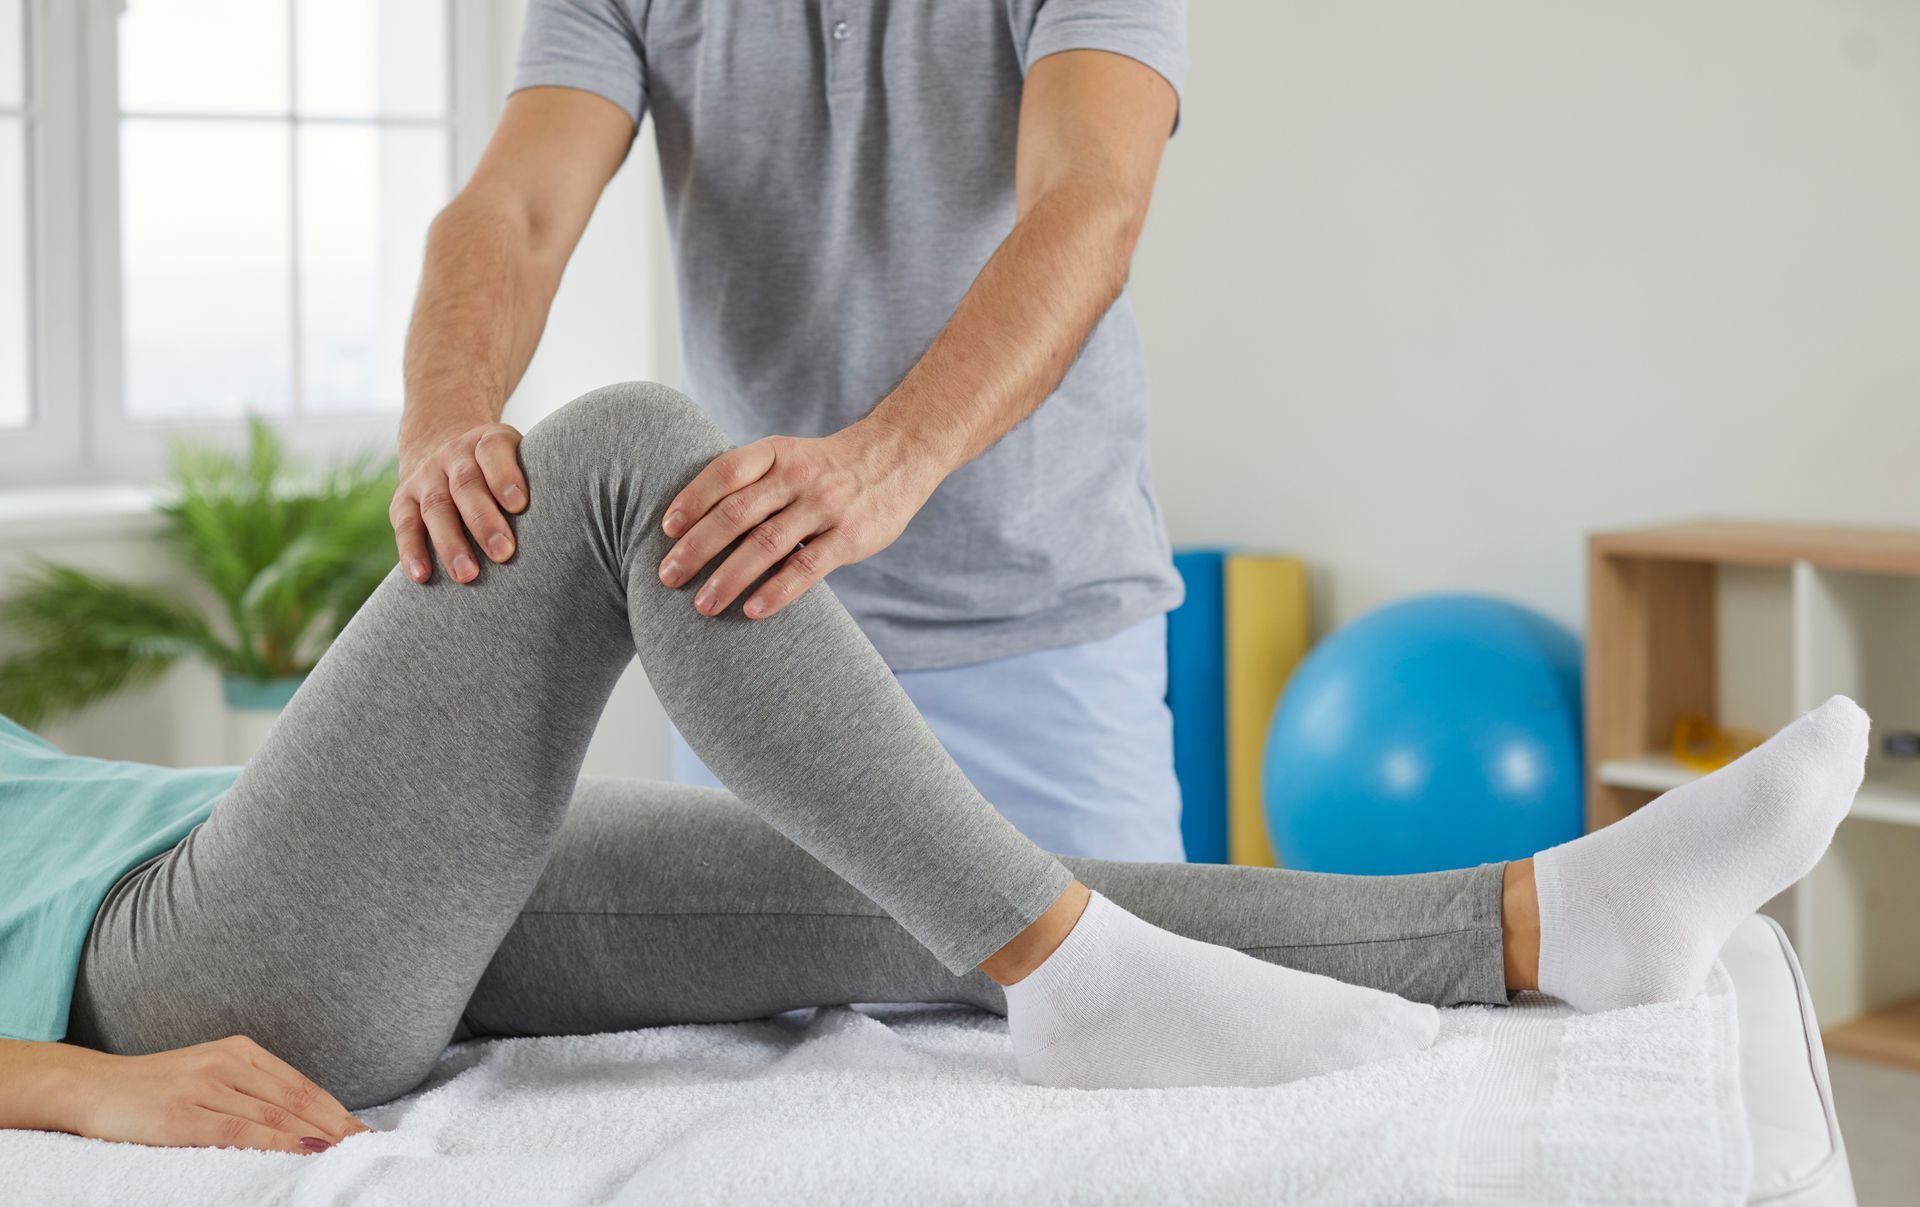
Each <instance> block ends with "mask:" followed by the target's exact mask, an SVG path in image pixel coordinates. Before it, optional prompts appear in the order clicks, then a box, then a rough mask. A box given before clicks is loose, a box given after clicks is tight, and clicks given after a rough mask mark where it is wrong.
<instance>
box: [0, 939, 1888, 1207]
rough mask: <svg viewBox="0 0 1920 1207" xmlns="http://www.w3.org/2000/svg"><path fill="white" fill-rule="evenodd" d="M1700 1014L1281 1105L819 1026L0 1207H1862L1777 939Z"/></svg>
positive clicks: (1545, 1037) (551, 1054)
mask: <svg viewBox="0 0 1920 1207" xmlns="http://www.w3.org/2000/svg"><path fill="white" fill-rule="evenodd" d="M1722 965H1723V969H1724V975H1718V974H1717V975H1716V978H1715V983H1714V985H1713V987H1712V992H1710V993H1709V994H1708V995H1705V996H1702V997H1701V998H1698V999H1695V1000H1694V1001H1692V1002H1687V1003H1672V1004H1667V1005H1661V1006H1653V1007H1642V1008H1640V1009H1637V1010H1628V1011H1615V1012H1612V1013H1610V1014H1603V1015H1592V1016H1579V1015H1574V1014H1572V1013H1571V1012H1570V1011H1568V1010H1567V1009H1566V1008H1565V1007H1562V1006H1560V1005H1558V1004H1557V1003H1553V1002H1551V1001H1550V1000H1549V999H1545V998H1539V997H1532V996H1529V997H1524V998H1523V999H1522V1001H1521V1002H1520V1003H1518V1004H1517V1005H1516V1006H1514V1007H1513V1008H1511V1009H1506V1010H1489V1009H1484V1008H1471V1009H1465V1010H1454V1011H1448V1012H1447V1013H1446V1015H1445V1016H1444V1019H1443V1026H1442V1034H1441V1038H1440V1041H1439V1042H1438V1043H1436V1044H1435V1046H1434V1048H1433V1049H1431V1050H1430V1051H1428V1052H1424V1053H1420V1054H1418V1055H1416V1056H1410V1057H1405V1058H1401V1059H1399V1060H1394V1061H1387V1062H1382V1063H1381V1064H1377V1065H1373V1066H1368V1067H1367V1068H1364V1069H1356V1070H1349V1071H1348V1072H1345V1073H1339V1074H1335V1075H1333V1076H1331V1077H1321V1078H1313V1079H1309V1080H1307V1081H1304V1082H1297V1083H1294V1084H1292V1085H1288V1086H1279V1087H1273V1088H1270V1089H1263V1090H1162V1091H1149V1090H1122V1091H1099V1092H1092V1093H1086V1092H1076V1091H1054V1090H1043V1089H1036V1088H1034V1087H1031V1086H1026V1085H1022V1084H1020V1083H1019V1082H1018V1080H1017V1079H1016V1078H1015V1077H1014V1075H1013V1066H1012V1058H1011V1055H1010V1054H1009V1053H1008V1051H1007V1048H1006V1039H1005V1027H1004V1024H1002V1023H1001V1022H1000V1021H999V1020H998V1019H994V1018H991V1017H990V1016H987V1015H983V1014H979V1013H976V1012H973V1011H967V1010H958V1009H940V1008H899V1007H896V1008H892V1009H888V1010H878V1011H872V1012H856V1011H852V1010H828V1011H818V1012H801V1013H796V1014H794V1015H789V1016H785V1017H783V1018H781V1019H775V1020H768V1021H765V1022H757V1023H742V1024H736V1025H730V1026H707V1027H669V1028H661V1029H657V1030H651V1031H634V1032H626V1033H621V1034H614V1035H596V1036H581V1037H576V1038H564V1039H537V1040H505V1041H498V1042H492V1043H475V1044H466V1045H462V1046H459V1047H456V1048H453V1049H450V1050H449V1051H448V1053H447V1055H446V1056H445V1057H444V1058H443V1060H442V1062H441V1066H440V1069H439V1071H438V1072H437V1073H436V1075H435V1077H434V1078H433V1080H432V1081H431V1082H430V1083H429V1085H428V1086H427V1088H425V1089H423V1090H422V1091H420V1092H418V1093H416V1094H413V1095H410V1096H408V1097H407V1098H404V1099H401V1100H400V1101H398V1102H394V1103H391V1104H388V1105H386V1106H383V1107H379V1108H375V1109H374V1110H371V1111H367V1112H363V1117H365V1118H366V1119H367V1120H368V1122H370V1123H372V1124H373V1125H374V1126H375V1127H376V1128H377V1129H378V1130H377V1131H376V1132H374V1133H372V1134H369V1135H364V1136H357V1137H355V1138H353V1139H352V1140H349V1141H347V1142H346V1143H344V1144H342V1145H340V1146H339V1147H337V1148H336V1149H334V1150H333V1151H331V1152H328V1153H325V1154H323V1155H321V1156H318V1157H312V1158H300V1157H289V1156H277V1155H270V1154H263V1153H238V1152H211V1151H206V1150H154V1149H140V1148H135V1147H132V1146H127V1145H110V1144H102V1143H99V1142H97V1141H90V1140H79V1139H75V1138H73V1137H68V1136H53V1135H46V1134H42V1133H0V1202H4V1203H15V1202H19V1203H35V1204H62V1203H101V1204H107V1203H112V1204H121V1203H176V1202H177V1203H194V1204H205V1203H262V1202H275V1203H291V1204H309V1203H311V1204H319V1203H346V1202H352V1203H368V1204H380V1203H393V1204H421V1203H461V1204H471V1203H541V1204H546V1203H589V1202H592V1203H603V1202H633V1203H642V1202H644V1203H655V1202H665V1203H729V1204H730V1203H742V1202H752V1203H796V1204H797V1203H836V1204H839V1203H898V1202H934V1203H968V1204H971V1203H981V1202H1021V1203H1027V1202H1051V1203H1068V1202H1071V1203H1154V1204H1159V1203H1166V1202H1207V1203H1273V1202H1315V1203H1348V1202H1381V1201H1393V1202H1421V1203H1454V1202H1472V1203H1490V1202H1510V1203H1544V1202H1569V1203H1575V1202H1592V1203H1608V1204H1624V1203H1636V1202H1662V1203H1685V1204H1705V1203H1726V1204H1732V1205H1734V1207H1738V1205H1739V1204H1742V1203H1761V1204H1769V1205H1779V1207H1784V1205H1789V1204H1791V1205H1795V1207H1815V1205H1818V1207H1833V1205H1848V1204H1852V1203H1853V1190H1852V1184H1851V1181H1850V1179H1849V1176H1848V1172H1847V1162H1846V1156H1845V1153H1844V1150H1843V1149H1842V1147H1841V1143H1840V1134H1839V1129H1838V1128H1837V1127H1836V1126H1835V1124H1834V1117H1833V1110H1832V1098H1831V1095H1830V1093H1829V1092H1828V1088H1827V1077H1826V1062H1825V1058H1824V1056H1823V1054H1822V1051H1821V1047H1820V1040H1819V1031H1818V1028H1817V1027H1816V1026H1815V1024H1814V1021H1813V1014H1812V1010H1811V1008H1810V1006H1809V1004H1808V1001H1807V997H1806V993H1805V991H1804V988H1803V986H1802V984H1801V981H1800V976H1799V969H1798V965H1797V963H1796V962H1795V960H1794V958H1793V954H1792V952H1791V950H1790V949H1789V948H1788V946H1787V944H1786V941H1785V939H1784V937H1783V936H1782V935H1781V934H1780V932H1779V930H1778V928H1776V927H1774V926H1773V924H1772V923H1771V922H1769V921H1767V920H1765V919H1761V918H1755V919H1752V920H1750V921H1749V922H1748V923H1746V924H1745V925H1744V926H1743V927H1742V928H1741V930H1740V931H1739V932H1738V933H1737V934H1736V935H1735V937H1734V939H1733V941H1732V942H1731V943H1729V944H1728V946H1727V949H1726V952H1725V954H1724V956H1723V960H1722Z"/></svg>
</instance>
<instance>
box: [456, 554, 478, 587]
mask: <svg viewBox="0 0 1920 1207" xmlns="http://www.w3.org/2000/svg"><path fill="white" fill-rule="evenodd" d="M479 572H480V568H479V567H478V566H476V565H474V564H473V559H472V558H470V557H468V556H467V555H466V554H464V553H462V554H459V555H458V556H456V557H455V558H454V559H453V576H454V577H455V578H457V579H459V580H460V581H462V582H465V581H466V580H467V579H469V578H472V577H473V576H474V575H476V574H478V573H479Z"/></svg>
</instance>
